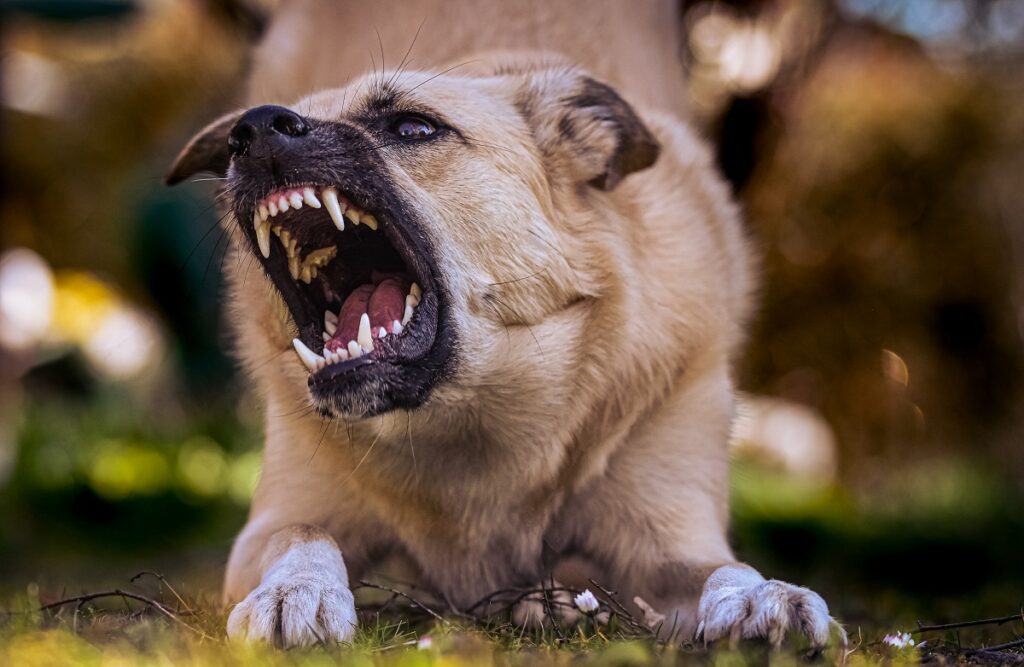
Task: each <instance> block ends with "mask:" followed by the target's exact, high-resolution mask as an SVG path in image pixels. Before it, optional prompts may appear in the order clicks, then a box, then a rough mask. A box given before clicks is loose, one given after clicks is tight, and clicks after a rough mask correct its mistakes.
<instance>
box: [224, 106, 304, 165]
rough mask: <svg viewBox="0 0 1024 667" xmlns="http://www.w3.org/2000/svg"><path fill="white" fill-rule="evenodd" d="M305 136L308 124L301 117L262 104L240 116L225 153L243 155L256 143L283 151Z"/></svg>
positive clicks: (290, 111) (282, 109) (289, 110)
mask: <svg viewBox="0 0 1024 667" xmlns="http://www.w3.org/2000/svg"><path fill="white" fill-rule="evenodd" d="M308 133H309V124H308V123H307V122H306V120H305V119H304V118H303V117H302V116H300V115H299V114H297V113H295V112H294V111H292V110H291V109H286V108H285V107H279V106H275V105H273V104H265V105H263V106H261V107H253V108H252V109H249V110H248V111H246V112H245V113H244V114H242V117H241V118H239V119H238V121H237V122H236V123H235V126H234V127H232V128H231V132H230V133H229V134H228V150H229V151H230V152H231V154H232V155H245V154H246V153H248V152H249V149H250V147H252V146H253V145H254V144H256V143H265V144H267V147H268V148H271V149H273V148H283V147H285V146H287V145H288V144H289V142H291V141H293V140H295V139H297V138H300V137H304V136H305V135H307V134H308Z"/></svg>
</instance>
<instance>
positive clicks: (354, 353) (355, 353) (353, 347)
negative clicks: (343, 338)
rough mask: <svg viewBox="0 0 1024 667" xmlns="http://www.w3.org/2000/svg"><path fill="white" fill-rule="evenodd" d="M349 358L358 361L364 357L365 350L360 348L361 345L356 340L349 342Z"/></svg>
mask: <svg viewBox="0 0 1024 667" xmlns="http://www.w3.org/2000/svg"><path fill="white" fill-rule="evenodd" d="M348 356H349V359H356V358H358V357H361V356H363V349H362V348H361V347H359V343H357V342H355V341H354V340H350V341H349V342H348Z"/></svg>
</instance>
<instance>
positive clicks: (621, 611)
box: [587, 579, 661, 642]
mask: <svg viewBox="0 0 1024 667" xmlns="http://www.w3.org/2000/svg"><path fill="white" fill-rule="evenodd" d="M587 581H589V582H590V583H591V584H593V585H594V587H595V588H597V590H599V591H601V593H603V594H604V596H605V597H606V598H608V601H609V604H610V605H611V606H612V607H613V610H614V611H615V612H616V614H617V615H618V616H619V618H621V619H622V620H624V621H625V622H626V624H627V625H629V626H630V627H632V628H633V630H635V631H639V632H640V633H642V634H644V635H647V636H649V637H652V638H654V639H655V640H657V641H658V642H661V638H660V637H658V633H657V632H655V631H654V630H652V629H651V628H649V627H647V626H646V625H645V624H643V623H641V622H640V621H638V620H637V619H636V617H635V616H633V614H631V613H630V611H629V610H628V609H626V607H624V606H623V605H622V603H621V602H619V600H618V598H617V597H616V594H615V593H614V592H612V591H610V590H608V589H607V588H605V587H604V586H602V585H601V584H599V583H597V582H596V581H594V580H593V579H588V580H587Z"/></svg>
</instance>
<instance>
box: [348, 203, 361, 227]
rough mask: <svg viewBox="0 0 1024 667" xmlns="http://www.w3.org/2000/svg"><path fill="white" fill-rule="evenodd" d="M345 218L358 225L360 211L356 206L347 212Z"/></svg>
mask: <svg viewBox="0 0 1024 667" xmlns="http://www.w3.org/2000/svg"><path fill="white" fill-rule="evenodd" d="M345 217H346V218H348V219H349V220H351V221H352V224H354V225H358V224H359V220H360V217H361V216H360V215H359V209H357V208H356V207H354V206H353V207H351V208H349V209H348V210H347V211H345Z"/></svg>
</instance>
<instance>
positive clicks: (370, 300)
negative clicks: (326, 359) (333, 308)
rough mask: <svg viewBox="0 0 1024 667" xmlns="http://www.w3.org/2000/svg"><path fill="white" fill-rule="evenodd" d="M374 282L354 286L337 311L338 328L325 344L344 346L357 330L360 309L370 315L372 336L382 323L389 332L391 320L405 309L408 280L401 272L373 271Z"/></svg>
mask: <svg viewBox="0 0 1024 667" xmlns="http://www.w3.org/2000/svg"><path fill="white" fill-rule="evenodd" d="M373 280H374V284H368V285H361V286H359V287H357V288H356V289H354V290H353V291H352V293H351V294H349V295H348V298H347V299H345V303H343V304H342V305H341V312H340V313H338V330H337V331H336V332H335V333H334V336H333V337H332V338H331V340H330V341H329V342H328V343H327V348H328V349H330V350H336V349H340V348H344V347H345V346H346V345H348V342H349V341H350V340H356V336H358V334H359V320H360V319H362V317H363V313H366V314H368V315H369V316H370V329H371V331H373V337H374V338H377V337H378V336H377V332H378V331H379V330H380V329H381V328H382V327H383V328H384V330H385V331H387V332H388V333H393V332H392V329H393V325H394V322H395V321H399V322H400V321H401V320H402V314H403V313H404V312H405V294H406V292H407V291H409V281H408V279H406V278H405V277H404V276H396V275H374V276H373Z"/></svg>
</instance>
